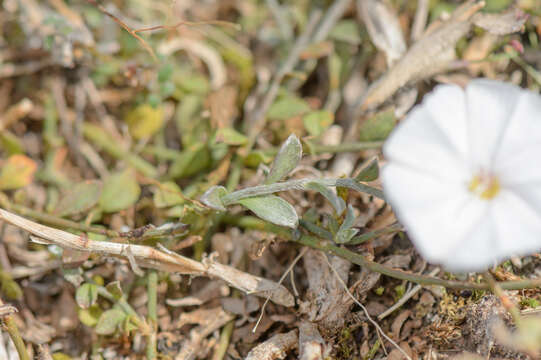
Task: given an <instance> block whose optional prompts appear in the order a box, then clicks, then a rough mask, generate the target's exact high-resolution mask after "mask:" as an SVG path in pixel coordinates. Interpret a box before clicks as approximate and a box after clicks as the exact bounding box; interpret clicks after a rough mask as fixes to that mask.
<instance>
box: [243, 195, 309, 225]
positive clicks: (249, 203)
mask: <svg viewBox="0 0 541 360" xmlns="http://www.w3.org/2000/svg"><path fill="white" fill-rule="evenodd" d="M238 202H239V204H241V205H243V206H245V207H247V208H248V209H250V210H251V211H252V212H253V213H254V214H256V215H257V216H259V217H260V218H262V219H263V220H266V221H268V222H271V223H273V224H276V225H280V226H287V227H290V228H296V227H297V226H298V225H299V218H298V216H297V213H296V212H295V208H294V207H293V206H292V205H291V204H290V203H288V202H287V201H285V200H284V199H282V198H280V197H278V196H274V195H268V196H256V197H252V198H246V199H242V200H239V201H238Z"/></svg>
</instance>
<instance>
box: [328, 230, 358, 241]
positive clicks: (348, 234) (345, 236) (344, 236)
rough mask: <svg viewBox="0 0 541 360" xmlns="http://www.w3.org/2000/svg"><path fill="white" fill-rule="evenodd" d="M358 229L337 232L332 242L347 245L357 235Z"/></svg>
mask: <svg viewBox="0 0 541 360" xmlns="http://www.w3.org/2000/svg"><path fill="white" fill-rule="evenodd" d="M358 232H359V229H347V230H338V233H336V237H335V239H334V241H335V242H336V243H337V244H347V243H349V242H350V240H351V239H352V238H353V237H355V235H357V233H358Z"/></svg>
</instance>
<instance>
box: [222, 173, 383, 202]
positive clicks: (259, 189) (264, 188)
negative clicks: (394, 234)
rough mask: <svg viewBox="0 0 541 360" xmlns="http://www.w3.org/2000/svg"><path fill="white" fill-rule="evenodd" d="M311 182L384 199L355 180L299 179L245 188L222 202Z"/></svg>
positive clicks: (303, 186) (226, 197) (381, 195)
mask: <svg viewBox="0 0 541 360" xmlns="http://www.w3.org/2000/svg"><path fill="white" fill-rule="evenodd" d="M310 182H318V183H319V184H321V185H323V186H337V187H346V188H349V189H353V190H355V191H359V192H365V193H367V194H370V195H373V196H376V197H378V198H381V199H383V192H382V191H381V190H379V189H376V188H373V187H371V186H368V185H365V184H361V183H359V182H357V181H355V180H354V179H297V180H288V181H282V182H277V183H274V184H268V185H258V186H252V187H248V188H244V189H241V190H237V191H234V192H232V193H229V194H227V195H225V196H223V197H222V198H221V200H222V203H223V204H224V205H226V206H227V205H231V204H234V203H236V202H238V201H239V200H242V199H245V198H249V197H254V196H263V195H270V194H274V193H277V192H281V191H286V190H305V185H306V184H307V183H310Z"/></svg>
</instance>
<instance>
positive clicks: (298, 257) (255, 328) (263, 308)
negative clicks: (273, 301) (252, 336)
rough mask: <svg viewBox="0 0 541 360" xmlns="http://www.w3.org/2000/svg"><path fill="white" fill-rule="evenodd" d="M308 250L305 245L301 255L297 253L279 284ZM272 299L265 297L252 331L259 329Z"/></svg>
mask: <svg viewBox="0 0 541 360" xmlns="http://www.w3.org/2000/svg"><path fill="white" fill-rule="evenodd" d="M306 251H308V248H307V247H303V248H302V250H301V252H300V253H299V255H297V256H296V257H295V259H293V261H292V262H291V264H289V266H288V267H287V269H286V271H285V272H284V274H283V275H282V277H280V280H278V285H281V284H282V281H284V279H285V278H286V276H287V274H289V273H293V271H292V270H293V267H294V266H295V264H297V263H298V262H299V260H300V259H301V258H302V257H303V256H304V254H306ZM269 300H270V297H267V298H266V299H265V302H264V303H263V306H262V307H261V313H260V315H259V318H258V319H257V322H256V323H255V326H254V328H253V329H252V332H253V333H255V331H256V330H257V327H258V326H259V323H260V322H261V319H263V314H264V313H265V307H266V306H267V303H268V302H269Z"/></svg>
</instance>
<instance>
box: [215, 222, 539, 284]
mask: <svg viewBox="0 0 541 360" xmlns="http://www.w3.org/2000/svg"><path fill="white" fill-rule="evenodd" d="M224 222H226V223H228V224H232V225H235V226H239V227H242V228H245V229H254V230H260V231H268V232H273V233H275V234H277V235H280V236H281V237H283V238H285V239H287V240H290V241H293V242H296V243H298V244H301V245H304V246H308V247H311V248H313V249H318V250H321V251H324V252H326V253H329V254H333V255H336V256H339V257H341V258H343V259H346V260H348V261H351V262H352V263H354V264H357V265H359V266H362V267H365V268H367V269H369V270H371V271H374V272H377V273H380V274H383V275H387V276H389V277H392V278H395V279H400V280H407V281H411V282H413V283H416V284H421V285H439V286H443V287H446V288H450V289H471V290H490V289H491V286H490V285H489V284H487V283H474V282H467V281H455V280H445V279H440V278H437V277H433V276H427V275H420V274H412V273H409V272H405V271H401V270H396V269H392V268H390V267H387V266H385V265H381V264H379V263H377V262H374V261H371V260H368V259H367V258H365V257H364V256H362V255H361V254H357V253H355V252H353V251H351V250H348V249H346V248H345V247H340V246H337V245H334V244H333V243H332V242H330V241H328V240H321V239H319V238H316V237H314V236H309V235H301V236H300V237H298V238H297V237H294V236H292V233H291V231H290V230H288V229H286V228H283V227H280V226H277V225H274V224H270V223H268V222H266V221H263V220H261V219H259V218H256V217H254V216H242V217H238V216H231V215H226V216H224ZM496 284H497V285H498V286H499V287H500V288H501V289H503V290H521V289H531V288H537V287H541V279H525V280H516V281H502V282H497V283H496Z"/></svg>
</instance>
